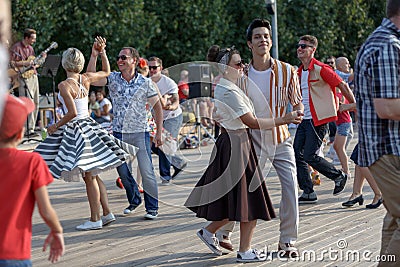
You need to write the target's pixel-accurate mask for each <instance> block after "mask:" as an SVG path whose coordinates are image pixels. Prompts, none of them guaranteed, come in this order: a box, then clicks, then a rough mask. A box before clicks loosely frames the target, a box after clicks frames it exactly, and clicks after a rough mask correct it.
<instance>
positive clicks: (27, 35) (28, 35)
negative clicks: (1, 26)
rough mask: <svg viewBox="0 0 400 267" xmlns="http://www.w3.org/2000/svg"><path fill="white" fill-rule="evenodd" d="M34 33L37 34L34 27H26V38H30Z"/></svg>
mask: <svg viewBox="0 0 400 267" xmlns="http://www.w3.org/2000/svg"><path fill="white" fill-rule="evenodd" d="M32 34H36V31H35V30H34V29H25V31H24V39H25V38H30V37H31V35H32Z"/></svg>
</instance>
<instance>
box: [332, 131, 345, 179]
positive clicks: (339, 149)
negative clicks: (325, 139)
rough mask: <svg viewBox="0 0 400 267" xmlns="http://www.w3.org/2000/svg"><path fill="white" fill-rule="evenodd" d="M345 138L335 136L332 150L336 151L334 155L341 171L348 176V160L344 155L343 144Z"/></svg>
mask: <svg viewBox="0 0 400 267" xmlns="http://www.w3.org/2000/svg"><path fill="white" fill-rule="evenodd" d="M346 139H347V136H342V135H339V134H336V136H335V141H334V142H333V148H334V149H335V151H336V154H337V156H338V158H339V160H340V164H341V165H342V169H343V171H344V172H345V173H346V174H349V162H348V161H349V159H348V157H347V155H346V150H345V144H346Z"/></svg>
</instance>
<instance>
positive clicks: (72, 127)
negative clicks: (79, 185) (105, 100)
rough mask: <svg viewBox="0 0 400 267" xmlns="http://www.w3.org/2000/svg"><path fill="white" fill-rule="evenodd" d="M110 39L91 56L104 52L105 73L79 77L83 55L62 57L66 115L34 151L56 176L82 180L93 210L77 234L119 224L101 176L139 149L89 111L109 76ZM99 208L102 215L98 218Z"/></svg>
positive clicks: (99, 40)
mask: <svg viewBox="0 0 400 267" xmlns="http://www.w3.org/2000/svg"><path fill="white" fill-rule="evenodd" d="M105 46H106V40H105V39H104V38H102V37H97V38H96V40H95V42H94V44H93V47H92V54H97V53H100V54H101V60H102V70H101V71H98V72H86V73H84V74H80V72H81V71H82V69H83V66H84V63H85V59H84V57H83V54H82V53H81V51H79V50H78V49H76V48H68V49H67V50H66V51H65V52H64V53H63V56H62V66H63V68H64V69H65V71H66V73H67V79H66V80H64V81H62V82H61V83H60V84H59V85H58V89H59V91H60V93H59V94H58V99H59V101H60V102H61V103H62V106H63V109H64V111H65V113H66V114H65V116H64V117H63V118H62V119H61V120H59V121H58V122H57V123H55V124H53V125H51V126H50V127H48V129H47V131H48V133H49V136H48V137H47V138H46V139H45V140H44V141H43V142H42V143H41V144H40V145H39V146H38V147H37V148H36V152H38V153H40V154H41V155H42V157H43V158H44V159H45V161H46V163H47V164H48V166H49V168H50V172H51V173H52V175H53V176H54V177H55V178H59V179H64V180H65V181H79V180H80V177H83V180H84V181H85V184H86V192H87V196H88V201H89V206H90V213H91V215H90V220H89V221H86V222H84V223H83V224H81V225H78V226H77V227H76V229H77V230H95V229H101V228H102V227H103V226H104V225H107V224H109V223H111V222H113V221H115V217H114V215H113V214H112V213H111V212H110V209H109V207H108V197H107V191H106V187H105V185H104V183H103V181H102V180H101V179H100V177H99V176H98V174H99V173H100V172H102V171H105V170H108V169H110V168H115V167H117V166H119V165H121V164H122V163H124V162H125V160H126V159H127V158H129V157H130V156H131V155H133V154H135V147H133V146H131V145H128V144H126V143H123V142H121V141H119V140H118V139H116V138H114V137H113V136H111V135H109V134H108V133H107V132H106V131H105V130H103V129H102V127H101V126H100V125H99V124H97V123H96V122H95V121H94V120H93V119H92V118H90V116H89V113H88V105H87V103H88V94H89V87H90V84H91V83H93V82H96V81H98V80H100V79H102V78H105V77H107V76H108V75H109V74H110V64H109V62H108V59H107V56H106V51H105ZM100 205H101V206H102V208H103V215H104V216H101V215H100Z"/></svg>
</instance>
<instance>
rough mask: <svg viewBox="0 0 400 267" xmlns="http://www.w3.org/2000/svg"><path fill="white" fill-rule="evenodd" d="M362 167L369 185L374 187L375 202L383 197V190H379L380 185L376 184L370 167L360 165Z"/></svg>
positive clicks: (362, 172)
mask: <svg viewBox="0 0 400 267" xmlns="http://www.w3.org/2000/svg"><path fill="white" fill-rule="evenodd" d="M360 169H361V174H362V176H363V177H365V179H367V182H368V183H369V186H370V187H371V188H372V191H374V194H375V196H374V200H373V201H372V203H374V204H375V203H376V202H378V200H379V199H380V198H381V197H382V193H381V190H379V187H378V185H377V184H376V182H375V179H374V177H373V176H372V174H371V172H370V171H369V169H368V167H360Z"/></svg>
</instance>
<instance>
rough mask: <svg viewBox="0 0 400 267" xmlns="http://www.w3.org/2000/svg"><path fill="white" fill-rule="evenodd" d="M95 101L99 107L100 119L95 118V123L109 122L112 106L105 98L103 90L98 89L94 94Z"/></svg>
mask: <svg viewBox="0 0 400 267" xmlns="http://www.w3.org/2000/svg"><path fill="white" fill-rule="evenodd" d="M96 99H97V102H98V103H99V105H100V113H101V117H99V118H96V119H95V120H96V122H97V123H103V122H111V113H110V111H111V109H112V104H111V101H110V100H108V98H106V93H105V92H104V90H102V89H100V90H98V91H97V92H96Z"/></svg>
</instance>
